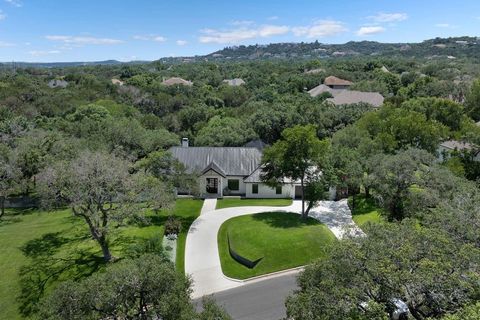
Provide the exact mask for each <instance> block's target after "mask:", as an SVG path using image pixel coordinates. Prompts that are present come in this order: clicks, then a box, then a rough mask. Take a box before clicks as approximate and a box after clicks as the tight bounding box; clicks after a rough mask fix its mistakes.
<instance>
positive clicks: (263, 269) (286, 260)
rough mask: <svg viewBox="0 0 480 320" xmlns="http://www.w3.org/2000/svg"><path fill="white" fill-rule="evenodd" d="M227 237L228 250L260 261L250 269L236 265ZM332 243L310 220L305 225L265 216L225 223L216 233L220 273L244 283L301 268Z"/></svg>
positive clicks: (292, 217) (290, 216)
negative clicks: (244, 281) (263, 275)
mask: <svg viewBox="0 0 480 320" xmlns="http://www.w3.org/2000/svg"><path fill="white" fill-rule="evenodd" d="M227 234H228V235H229V237H230V243H231V246H232V248H233V249H234V250H235V251H236V252H237V253H238V254H240V255H242V256H243V257H245V258H248V259H250V260H252V261H253V260H256V259H259V258H262V257H263V259H262V260H261V261H260V262H259V263H258V264H257V265H256V266H255V268H253V269H249V268H247V267H244V266H243V265H241V264H239V263H238V262H236V261H235V260H233V259H232V257H231V256H230V254H229V251H228V244H227ZM333 241H335V236H334V235H333V233H332V232H331V231H330V230H329V229H328V228H327V227H326V226H325V225H324V224H322V223H320V222H318V221H317V220H315V219H313V218H309V219H308V220H307V221H306V222H304V221H302V220H301V218H300V215H298V214H295V213H287V212H266V213H258V214H254V215H247V216H241V217H236V218H233V219H230V220H227V221H226V222H225V223H224V224H223V225H222V226H221V228H220V231H219V233H218V245H219V253H220V261H221V264H222V270H223V273H224V274H225V275H227V276H229V277H232V278H236V279H247V278H250V277H253V276H258V275H262V274H267V273H271V272H275V271H280V270H285V269H289V268H294V267H298V266H302V265H305V264H308V263H310V262H312V261H313V260H315V259H318V258H321V257H323V256H324V255H325V249H326V247H327V246H328V245H329V244H331V243H332V242H333Z"/></svg>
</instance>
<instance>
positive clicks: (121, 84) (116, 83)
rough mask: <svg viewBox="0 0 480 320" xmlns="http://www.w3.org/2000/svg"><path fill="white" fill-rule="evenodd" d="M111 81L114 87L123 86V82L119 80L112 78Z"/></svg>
mask: <svg viewBox="0 0 480 320" xmlns="http://www.w3.org/2000/svg"><path fill="white" fill-rule="evenodd" d="M111 81H112V84H114V85H118V86H123V85H124V82H123V81H122V80H119V79H115V78H112V79H111Z"/></svg>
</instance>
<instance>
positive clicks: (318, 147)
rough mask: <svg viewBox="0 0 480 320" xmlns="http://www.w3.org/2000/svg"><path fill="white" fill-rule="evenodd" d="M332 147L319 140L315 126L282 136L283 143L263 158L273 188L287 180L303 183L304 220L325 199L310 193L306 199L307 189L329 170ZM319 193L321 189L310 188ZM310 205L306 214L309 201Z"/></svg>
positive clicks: (265, 174) (265, 172)
mask: <svg viewBox="0 0 480 320" xmlns="http://www.w3.org/2000/svg"><path fill="white" fill-rule="evenodd" d="M329 148H330V143H329V142H328V141H326V140H323V141H321V140H319V139H318V138H317V135H316V133H315V128H314V127H313V126H295V127H293V128H288V129H285V130H284V131H283V132H282V138H281V140H279V141H277V142H276V143H275V144H273V145H272V146H271V147H269V148H267V149H266V150H265V152H264V154H263V158H262V164H263V176H262V177H261V178H262V180H263V181H264V182H266V183H267V184H269V185H271V186H276V185H278V184H279V183H282V182H283V180H284V179H285V178H289V179H292V180H293V181H300V184H301V188H302V217H303V218H306V217H307V216H308V212H309V210H310V209H311V208H312V206H313V205H314V204H315V202H316V201H318V200H322V199H324V198H325V194H323V193H321V192H309V196H311V197H310V198H305V195H306V192H304V189H305V186H306V185H308V184H309V183H312V184H313V183H317V182H318V181H317V179H318V178H319V176H320V175H321V173H320V172H321V171H327V170H328V169H329V166H330V163H329V151H330V150H329ZM310 189H311V190H312V189H318V188H310ZM306 200H307V201H308V202H309V206H308V208H307V210H305V201H306Z"/></svg>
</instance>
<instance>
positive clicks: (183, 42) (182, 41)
mask: <svg viewBox="0 0 480 320" xmlns="http://www.w3.org/2000/svg"><path fill="white" fill-rule="evenodd" d="M176 43H177V45H179V46H184V45H186V44H187V43H188V42H187V41H185V40H177V41H176Z"/></svg>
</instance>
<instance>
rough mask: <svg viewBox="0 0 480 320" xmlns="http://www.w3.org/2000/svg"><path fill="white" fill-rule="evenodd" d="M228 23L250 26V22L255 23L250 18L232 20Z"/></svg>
mask: <svg viewBox="0 0 480 320" xmlns="http://www.w3.org/2000/svg"><path fill="white" fill-rule="evenodd" d="M230 24H231V25H232V26H251V25H252V24H255V22H254V21H252V20H233V21H232V22H230Z"/></svg>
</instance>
